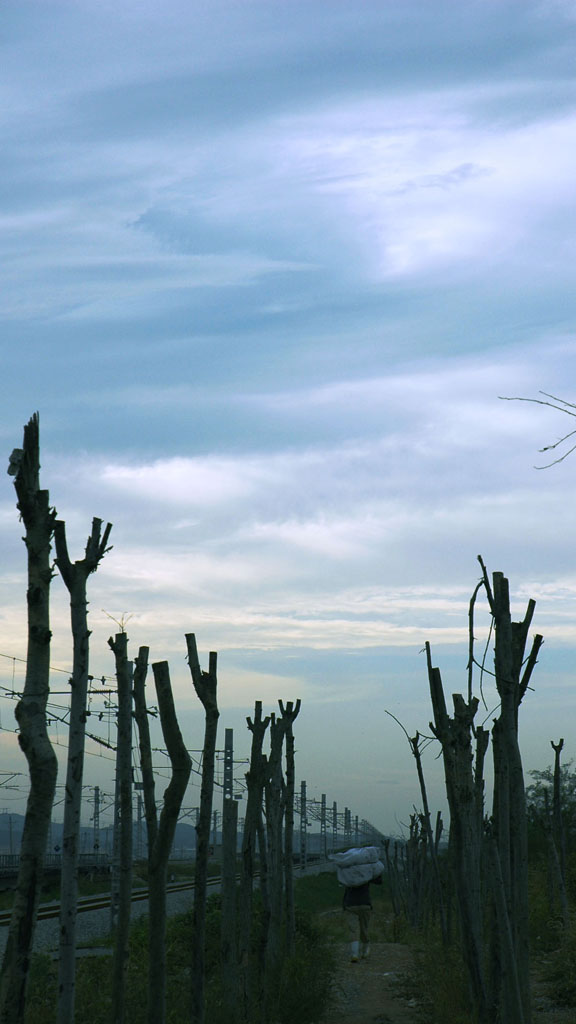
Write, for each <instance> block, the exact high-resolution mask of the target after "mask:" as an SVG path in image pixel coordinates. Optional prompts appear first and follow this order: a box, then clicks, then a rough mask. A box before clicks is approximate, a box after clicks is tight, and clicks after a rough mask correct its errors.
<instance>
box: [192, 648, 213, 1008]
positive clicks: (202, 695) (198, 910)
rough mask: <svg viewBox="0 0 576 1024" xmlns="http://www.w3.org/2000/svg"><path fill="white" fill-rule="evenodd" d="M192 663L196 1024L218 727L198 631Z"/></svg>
mask: <svg viewBox="0 0 576 1024" xmlns="http://www.w3.org/2000/svg"><path fill="white" fill-rule="evenodd" d="M186 644H187V646H188V664H189V666H190V672H191V675H192V682H193V684H194V689H195V690H196V694H197V696H198V699H199V700H200V701H201V703H202V705H203V707H204V712H205V719H206V725H205V732H204V749H203V754H202V785H201V789H200V816H199V819H198V824H197V826H196V865H195V875H194V910H193V917H192V1018H191V1019H192V1024H204V1016H205V1006H204V982H205V939H206V893H207V883H208V854H209V847H210V819H211V816H212V797H213V792H214V762H215V757H216V734H217V731H218V718H219V715H220V712H219V711H218V701H217V675H216V665H217V654H216V652H215V651H211V652H210V659H209V668H208V672H204V671H202V670H201V669H200V662H199V660H198V649H197V647H196V637H195V636H194V633H187V634H186Z"/></svg>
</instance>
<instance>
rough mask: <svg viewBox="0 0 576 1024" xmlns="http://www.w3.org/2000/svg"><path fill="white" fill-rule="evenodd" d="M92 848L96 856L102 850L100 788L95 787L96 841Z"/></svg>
mask: <svg viewBox="0 0 576 1024" xmlns="http://www.w3.org/2000/svg"><path fill="white" fill-rule="evenodd" d="M92 848H93V850H94V853H95V854H96V856H98V853H99V850H100V786H94V840H93V843H92Z"/></svg>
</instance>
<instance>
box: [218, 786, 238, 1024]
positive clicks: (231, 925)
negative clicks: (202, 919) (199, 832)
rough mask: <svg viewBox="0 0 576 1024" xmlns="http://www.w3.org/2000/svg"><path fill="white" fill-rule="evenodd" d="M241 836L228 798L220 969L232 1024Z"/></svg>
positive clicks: (224, 824) (235, 996) (232, 802)
mask: <svg viewBox="0 0 576 1024" xmlns="http://www.w3.org/2000/svg"><path fill="white" fill-rule="evenodd" d="M237 836H238V804H237V802H236V800H234V799H232V798H231V797H229V798H228V799H226V800H224V804H223V807H222V902H221V908H222V916H221V933H220V949H221V968H222V994H223V1001H224V1007H225V1010H226V1017H227V1020H228V1021H229V1024H235V1022H236V1021H237V1020H238V1016H239V1010H240V1006H239V1001H238V960H237V949H236V930H237V920H236V892H237V887H236V861H237V858H236V843H237Z"/></svg>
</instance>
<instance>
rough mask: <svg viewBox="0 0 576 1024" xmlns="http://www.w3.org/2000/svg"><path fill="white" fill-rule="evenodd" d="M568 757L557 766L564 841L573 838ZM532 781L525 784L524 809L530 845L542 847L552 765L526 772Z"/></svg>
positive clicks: (575, 818) (574, 797)
mask: <svg viewBox="0 0 576 1024" xmlns="http://www.w3.org/2000/svg"><path fill="white" fill-rule="evenodd" d="M571 768H572V762H571V761H569V762H568V763H567V764H564V765H562V766H561V768H560V801H561V805H562V820H563V823H564V830H565V834H566V838H567V841H568V843H569V844H570V841H576V771H572V770H571ZM528 774H529V775H530V776H531V777H532V779H534V781H533V782H532V783H531V785H529V786H527V787H526V809H527V813H528V828H529V836H530V840H531V845H532V848H533V849H535V850H538V849H544V846H545V842H546V835H545V830H544V828H543V825H544V824H545V823H547V822H549V821H550V816H551V813H552V790H553V784H554V769H553V768H552V767H548V768H545V769H544V770H543V771H536V770H535V771H531V772H529V773H528Z"/></svg>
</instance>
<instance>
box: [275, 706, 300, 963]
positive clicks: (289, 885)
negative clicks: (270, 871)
mask: <svg viewBox="0 0 576 1024" xmlns="http://www.w3.org/2000/svg"><path fill="white" fill-rule="evenodd" d="M278 703H279V706H280V712H281V715H282V718H283V719H284V720H285V722H286V793H285V800H286V808H285V812H284V817H285V820H284V874H285V883H284V887H285V900H286V953H287V955H290V953H291V952H292V950H293V948H294V936H295V934H296V923H295V918H294V791H295V765H294V721H295V720H296V718H297V717H298V714H299V712H300V707H301V701H300V699H298V700H297V701H296V705H294V704H293V703H292V701H288V703H287V704H286V705H284V704H283V702H282V701H279V702H278Z"/></svg>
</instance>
